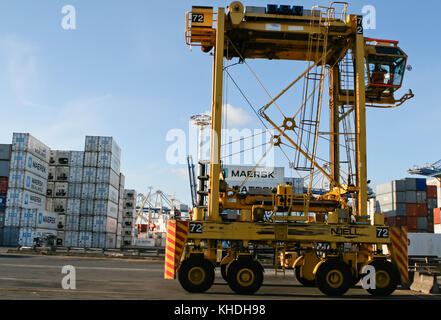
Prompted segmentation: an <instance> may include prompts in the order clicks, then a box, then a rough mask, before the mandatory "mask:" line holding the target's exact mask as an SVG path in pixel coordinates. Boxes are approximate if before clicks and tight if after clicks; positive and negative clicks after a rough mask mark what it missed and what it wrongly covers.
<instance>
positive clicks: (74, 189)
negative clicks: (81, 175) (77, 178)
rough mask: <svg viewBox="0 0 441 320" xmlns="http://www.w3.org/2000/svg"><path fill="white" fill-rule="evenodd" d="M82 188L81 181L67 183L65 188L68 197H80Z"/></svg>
mask: <svg viewBox="0 0 441 320" xmlns="http://www.w3.org/2000/svg"><path fill="white" fill-rule="evenodd" d="M82 189H83V184H82V183H69V188H68V189H67V196H68V198H75V199H81V192H82Z"/></svg>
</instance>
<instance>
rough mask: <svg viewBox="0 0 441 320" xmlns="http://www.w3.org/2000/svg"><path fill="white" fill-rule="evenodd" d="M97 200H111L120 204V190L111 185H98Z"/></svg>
mask: <svg viewBox="0 0 441 320" xmlns="http://www.w3.org/2000/svg"><path fill="white" fill-rule="evenodd" d="M95 199H99V200H107V199H109V200H111V201H113V202H114V203H116V204H118V200H119V199H118V190H117V189H116V188H115V187H113V186H112V185H110V184H102V183H100V184H97V185H96V191H95Z"/></svg>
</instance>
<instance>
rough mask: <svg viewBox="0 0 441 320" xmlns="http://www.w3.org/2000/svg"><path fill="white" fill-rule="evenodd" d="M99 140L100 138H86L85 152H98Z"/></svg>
mask: <svg viewBox="0 0 441 320" xmlns="http://www.w3.org/2000/svg"><path fill="white" fill-rule="evenodd" d="M98 140H99V137H96V136H86V141H85V143H84V150H85V151H94V152H98Z"/></svg>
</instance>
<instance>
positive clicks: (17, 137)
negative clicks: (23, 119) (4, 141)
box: [12, 132, 50, 163]
mask: <svg viewBox="0 0 441 320" xmlns="http://www.w3.org/2000/svg"><path fill="white" fill-rule="evenodd" d="M12 151H28V152H30V153H32V154H33V155H35V156H37V157H38V158H40V159H41V160H43V161H44V162H46V163H49V157H50V149H49V147H48V146H46V145H45V144H44V143H42V142H41V141H39V140H38V139H36V138H34V137H33V136H32V135H30V134H29V133H15V132H14V133H13V135H12Z"/></svg>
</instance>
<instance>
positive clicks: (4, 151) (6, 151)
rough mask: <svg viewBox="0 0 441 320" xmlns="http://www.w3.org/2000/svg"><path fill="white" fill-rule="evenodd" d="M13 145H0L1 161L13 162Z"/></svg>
mask: <svg viewBox="0 0 441 320" xmlns="http://www.w3.org/2000/svg"><path fill="white" fill-rule="evenodd" d="M11 152H12V144H0V160H8V161H9V160H11Z"/></svg>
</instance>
